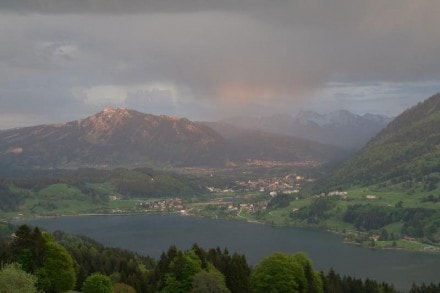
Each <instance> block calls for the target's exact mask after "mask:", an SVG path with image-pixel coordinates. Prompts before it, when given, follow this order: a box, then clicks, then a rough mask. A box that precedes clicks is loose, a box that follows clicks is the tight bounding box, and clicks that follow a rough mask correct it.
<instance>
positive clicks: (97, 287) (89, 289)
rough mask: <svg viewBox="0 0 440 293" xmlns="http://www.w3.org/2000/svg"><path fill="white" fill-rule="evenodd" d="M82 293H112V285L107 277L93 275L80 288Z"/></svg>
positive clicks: (97, 274)
mask: <svg viewBox="0 0 440 293" xmlns="http://www.w3.org/2000/svg"><path fill="white" fill-rule="evenodd" d="M82 292H83V293H112V292H113V285H112V281H111V280H110V278H109V277H107V276H105V275H102V274H99V273H95V274H93V275H91V276H88V277H87V279H86V280H85V281H84V284H83V286H82Z"/></svg>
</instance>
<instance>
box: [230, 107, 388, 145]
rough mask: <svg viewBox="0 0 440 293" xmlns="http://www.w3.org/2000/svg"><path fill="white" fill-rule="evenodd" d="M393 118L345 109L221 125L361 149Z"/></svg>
mask: <svg viewBox="0 0 440 293" xmlns="http://www.w3.org/2000/svg"><path fill="white" fill-rule="evenodd" d="M391 120H392V119H391V118H389V117H386V116H383V115H374V114H368V113H367V114H364V115H362V116H361V115H357V114H354V113H351V112H349V111H346V110H339V111H334V112H330V113H327V114H319V113H317V112H313V111H302V112H299V113H298V114H297V115H295V116H292V115H287V114H281V115H273V116H267V117H233V118H230V119H228V120H225V121H224V123H228V124H232V125H235V126H238V127H241V128H247V129H254V130H260V131H266V132H272V133H278V134H282V135H289V136H293V137H301V138H304V139H308V140H311V141H316V142H319V143H322V144H329V145H335V146H339V147H343V148H346V149H360V148H361V147H363V146H364V145H365V144H366V143H367V142H368V141H369V140H370V139H371V138H372V137H373V136H374V135H376V134H377V133H378V132H379V131H380V130H382V129H383V128H384V127H385V126H386V125H387V124H388V123H389V122H390V121H391Z"/></svg>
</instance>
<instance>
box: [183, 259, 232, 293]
mask: <svg viewBox="0 0 440 293" xmlns="http://www.w3.org/2000/svg"><path fill="white" fill-rule="evenodd" d="M230 292H231V291H230V290H229V289H228V287H226V283H225V277H224V276H223V275H222V274H221V273H220V272H219V271H218V270H217V269H216V268H215V267H214V266H213V265H209V268H208V271H205V270H203V271H200V272H198V273H197V274H196V275H195V276H194V278H193V282H192V289H191V293H230Z"/></svg>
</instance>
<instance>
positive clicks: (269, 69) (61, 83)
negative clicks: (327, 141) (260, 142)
mask: <svg viewBox="0 0 440 293" xmlns="http://www.w3.org/2000/svg"><path fill="white" fill-rule="evenodd" d="M438 15H440V2H438V1H437V0H418V1H413V0H387V1H379V0H373V1H352V0H296V1H281V0H280V1H278V0H274V1H263V0H238V1H237V0H227V1H213V0H161V1H141V0H136V1H123V0H95V1H93V0H81V1H80V0H78V1H72V0H38V1H36V0H28V1H20V0H3V1H0V16H1V17H0V41H1V42H2V46H1V47H0V65H1V66H0V95H1V97H0V107H1V111H0V113H4V114H6V113H8V111H9V113H16V112H17V111H18V112H20V113H25V112H26V113H30V112H35V113H40V114H44V112H45V111H47V113H61V114H59V115H70V116H71V117H73V116H75V117H77V116H81V115H83V116H84V114H85V113H87V114H89V113H90V112H91V111H94V110H95V109H96V108H94V107H96V106H92V105H87V104H86V103H85V102H84V101H83V100H81V99H78V97H75V96H73V95H72V94H71V92H72V89H74V88H78V87H83V88H93V87H94V86H106V85H114V86H121V87H129V86H133V85H136V84H152V83H165V84H171V85H173V86H174V87H175V88H176V89H177V90H178V95H179V96H178V97H177V99H178V100H177V101H175V100H173V101H172V102H171V100H170V99H167V98H164V97H163V96H161V95H162V94H164V92H145V90H144V89H139V90H141V91H140V92H136V91H134V92H131V93H128V96H127V99H126V103H127V105H129V106H132V107H139V109H146V108H147V105H148V103H150V105H154V108H155V109H156V110H157V111H164V113H165V111H168V112H170V113H171V112H172V113H173V114H176V115H179V113H182V115H187V116H190V117H195V116H197V117H200V113H199V112H200V111H202V112H203V113H204V115H205V116H213V115H216V116H219V115H221V114H218V113H217V112H219V111H223V112H225V114H224V115H229V113H232V112H234V111H236V112H243V111H249V112H254V113H258V114H261V113H264V112H265V111H267V112H269V111H270V112H277V111H290V109H294V108H295V107H298V105H302V104H304V103H305V102H306V100H307V99H311V97H316V95H319V94H320V90H321V89H322V88H325V87H328V84H329V83H332V82H342V83H351V84H353V86H356V85H360V86H361V87H362V86H363V85H365V84H370V83H372V82H379V83H382V84H384V86H383V87H384V88H383V89H384V90H385V89H386V87H387V85H386V84H387V82H388V83H390V82H391V83H393V82H394V83H397V84H399V83H405V82H413V83H414V82H421V83H423V82H426V81H434V84H435V85H436V86H437V85H438V82H436V81H439V80H440V58H438V52H440V30H438V27H440V19H439V18H438ZM434 88H435V86H433V87H430V90H434ZM425 92H426V90H421V89H419V90H418V91H417V93H412V95H414V96H417V95H418V93H419V94H420V95H424V94H425ZM372 94H376V93H372ZM318 98H319V97H318ZM323 98H328V95H323ZM336 98H338V96H337V95H336V94H335V96H334V99H335V100H334V102H337V99H336ZM420 98H423V96H421V97H420ZM329 100H331V99H329ZM339 100H340V101H342V102H344V103H347V99H346V98H345V97H341V96H339ZM352 101H353V103H354V102H355V101H356V99H355V97H354V98H353V100H352ZM391 104H392V103H389V104H387V107H391V106H389V105H391ZM42 105H44V106H42ZM145 111H146V110H145ZM48 115H50V114H48Z"/></svg>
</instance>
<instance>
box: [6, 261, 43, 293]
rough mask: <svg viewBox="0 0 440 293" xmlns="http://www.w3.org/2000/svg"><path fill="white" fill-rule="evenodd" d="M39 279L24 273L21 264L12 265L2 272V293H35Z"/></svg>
mask: <svg viewBox="0 0 440 293" xmlns="http://www.w3.org/2000/svg"><path fill="white" fill-rule="evenodd" d="M36 282H37V278H36V277H35V276H33V275H31V274H29V273H26V272H25V271H23V270H22V269H21V267H20V265H19V264H17V263H11V264H7V265H5V266H4V267H3V268H2V269H1V270H0V293H15V292H20V293H34V292H37V288H36V286H35V284H36Z"/></svg>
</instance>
